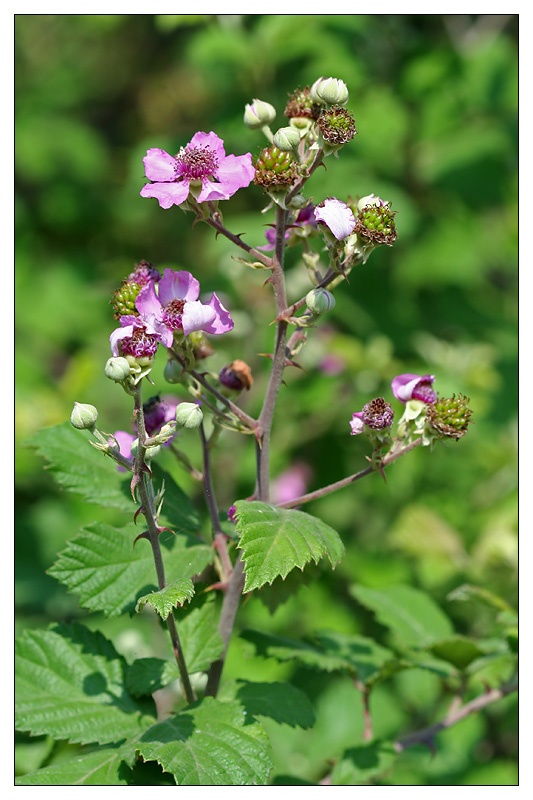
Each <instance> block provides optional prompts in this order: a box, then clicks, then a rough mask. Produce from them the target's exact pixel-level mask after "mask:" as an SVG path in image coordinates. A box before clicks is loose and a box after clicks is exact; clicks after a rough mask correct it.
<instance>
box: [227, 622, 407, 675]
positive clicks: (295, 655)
mask: <svg viewBox="0 0 533 800" xmlns="http://www.w3.org/2000/svg"><path fill="white" fill-rule="evenodd" d="M241 637H242V638H243V639H245V640H246V641H248V642H250V643H251V644H253V645H254V647H255V650H256V653H257V655H260V656H263V657H264V658H276V659H277V660H278V661H291V660H292V659H296V660H297V661H299V662H300V663H302V664H305V665H306V666H308V667H313V668H315V669H319V670H324V671H326V672H333V671H342V672H348V673H349V674H351V675H358V677H359V678H360V680H361V681H366V680H369V678H370V677H371V676H372V675H374V674H378V673H379V671H380V669H381V667H382V666H383V664H385V663H386V662H387V661H389V660H390V659H393V658H394V657H395V656H394V653H392V651H391V650H387V649H386V648H385V647H381V645H379V644H377V642H374V641H373V640H372V639H368V638H366V637H364V636H347V635H343V634H339V633H330V632H321V633H318V634H317V635H316V636H315V637H314V639H313V640H311V641H303V640H300V641H299V640H296V639H288V638H286V637H283V636H277V635H274V634H270V633H261V632H259V631H252V630H246V631H243V632H242V633H241Z"/></svg>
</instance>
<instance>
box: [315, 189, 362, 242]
mask: <svg viewBox="0 0 533 800" xmlns="http://www.w3.org/2000/svg"><path fill="white" fill-rule="evenodd" d="M315 219H316V220H317V222H323V223H324V225H326V226H327V227H328V228H329V229H330V231H331V232H332V234H333V235H334V237H335V238H336V239H338V240H339V241H340V240H341V239H346V237H347V236H349V235H350V234H351V233H353V229H354V228H355V217H354V215H353V212H352V210H351V208H349V207H348V206H347V205H346V203H343V202H342V201H341V200H337V198H336V197H328V199H327V200H324V201H323V202H322V203H320V204H319V205H318V206H316V207H315Z"/></svg>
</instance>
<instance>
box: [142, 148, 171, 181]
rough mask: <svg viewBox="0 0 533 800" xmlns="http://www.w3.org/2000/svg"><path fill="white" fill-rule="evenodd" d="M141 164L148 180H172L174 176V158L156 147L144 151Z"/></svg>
mask: <svg viewBox="0 0 533 800" xmlns="http://www.w3.org/2000/svg"><path fill="white" fill-rule="evenodd" d="M143 164H144V171H145V173H146V177H147V178H148V180H149V181H173V180H174V178H175V177H176V172H175V166H176V159H175V158H173V157H172V156H171V155H170V154H169V153H167V152H166V151H165V150H160V149H159V148H158V147H152V148H151V149H150V150H147V151H146V155H145V157H144V158H143Z"/></svg>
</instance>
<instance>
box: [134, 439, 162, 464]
mask: <svg viewBox="0 0 533 800" xmlns="http://www.w3.org/2000/svg"><path fill="white" fill-rule="evenodd" d="M138 449H139V440H138V439H134V441H133V442H132V443H131V455H132V458H135V456H136V455H137V450H138ZM160 450H161V447H160V446H159V445H158V444H154V445H152V447H147V448H146V450H145V453H144V460H145V461H151V460H152V458H155V457H156V455H157V454H158V453H159V451H160Z"/></svg>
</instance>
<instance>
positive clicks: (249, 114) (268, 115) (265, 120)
mask: <svg viewBox="0 0 533 800" xmlns="http://www.w3.org/2000/svg"><path fill="white" fill-rule="evenodd" d="M275 118H276V109H275V108H274V106H272V105H270V103H265V102H264V100H258V99H257V98H254V100H253V102H252V103H251V104H250V103H246V106H245V108H244V124H245V125H246V126H247V127H248V128H251V130H255V129H257V128H263V127H264V126H265V125H270V123H271V122H273V120H274V119H275Z"/></svg>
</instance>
